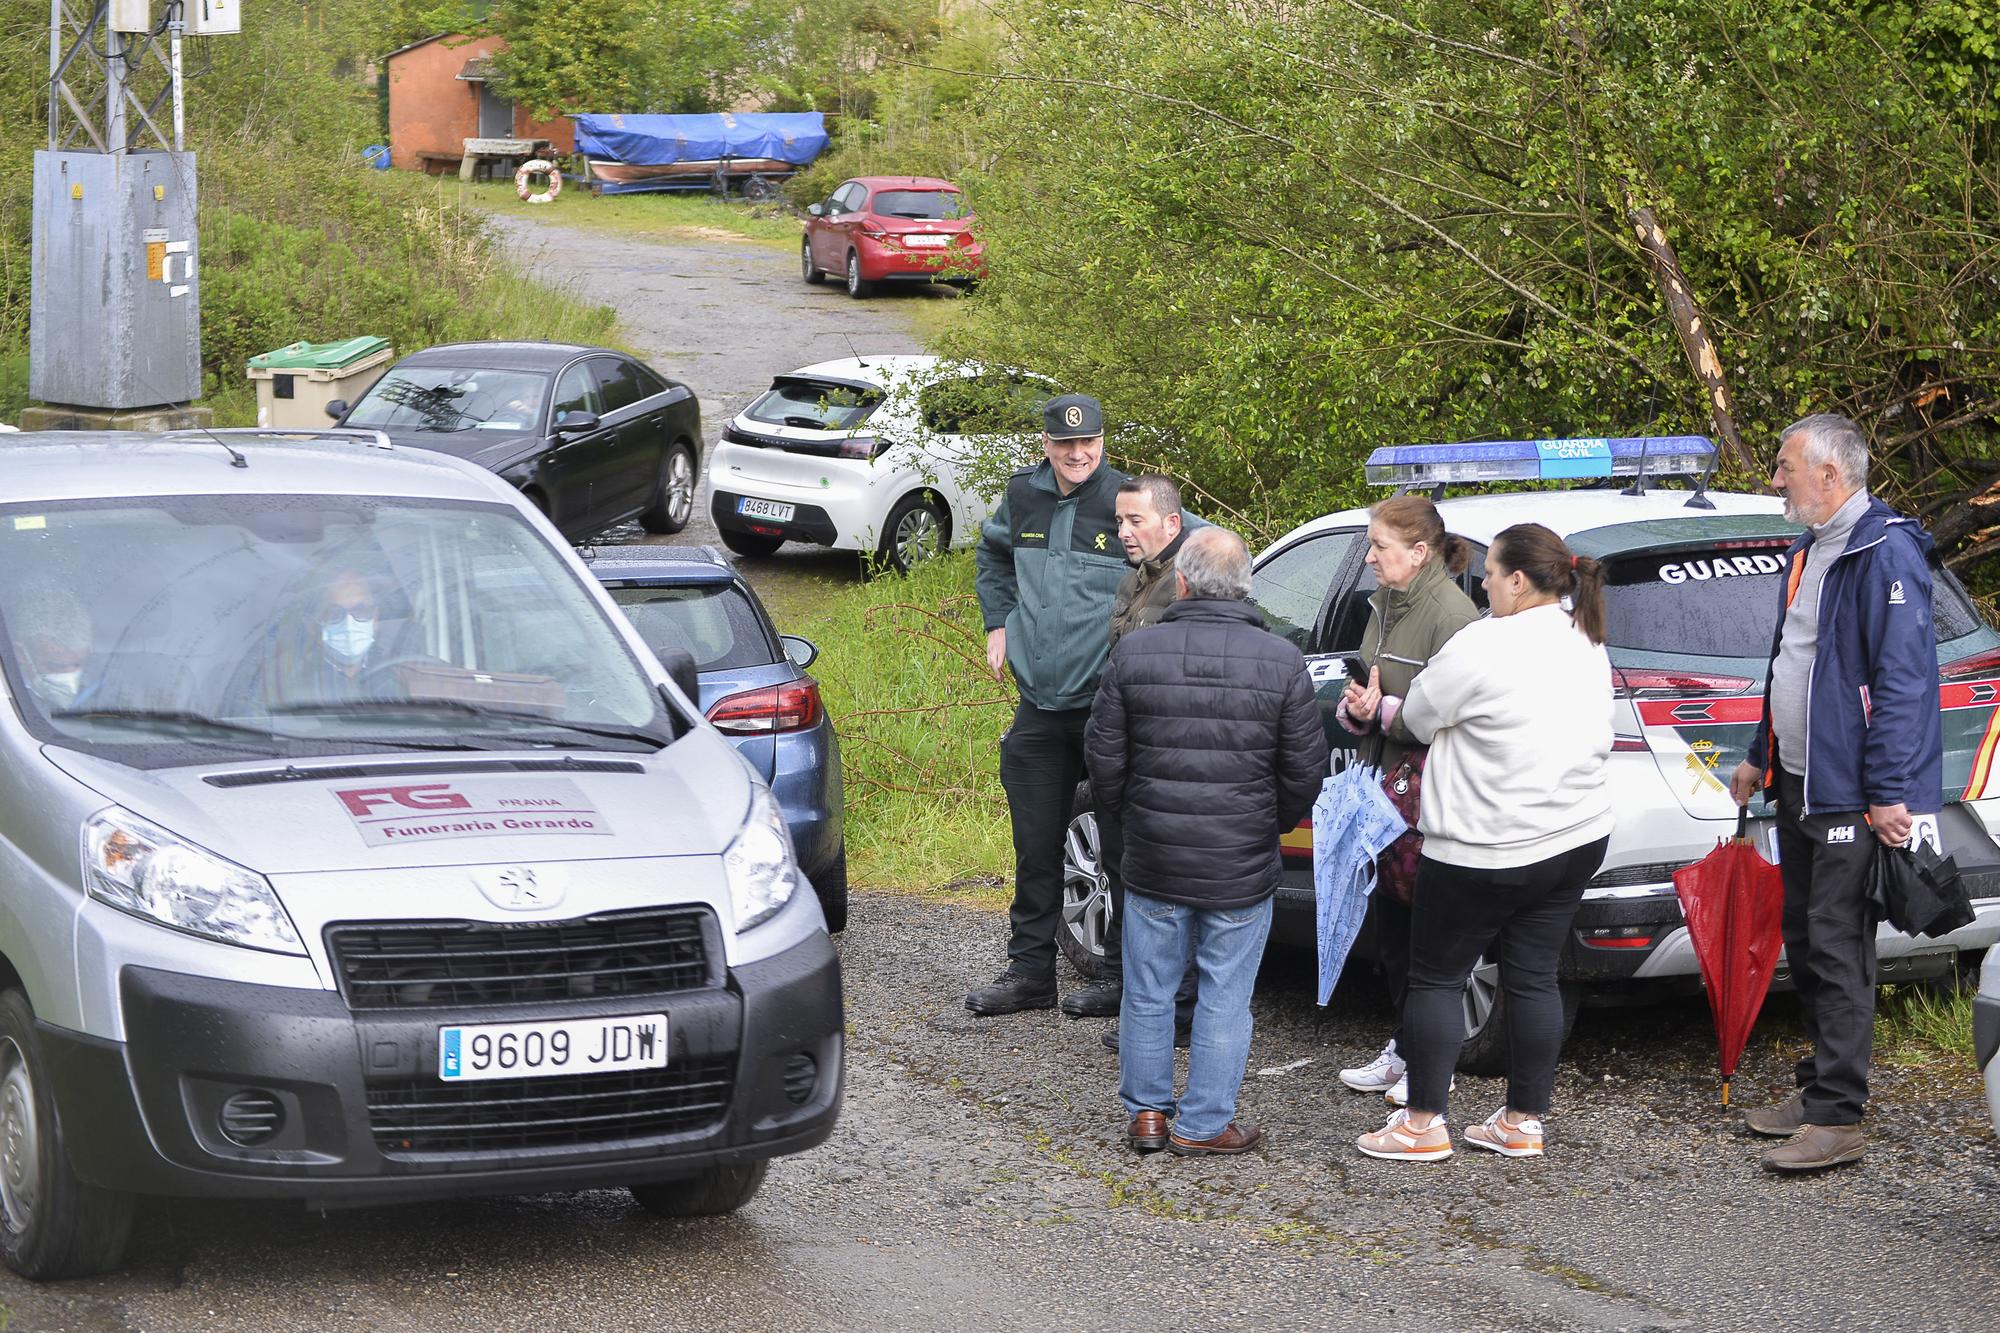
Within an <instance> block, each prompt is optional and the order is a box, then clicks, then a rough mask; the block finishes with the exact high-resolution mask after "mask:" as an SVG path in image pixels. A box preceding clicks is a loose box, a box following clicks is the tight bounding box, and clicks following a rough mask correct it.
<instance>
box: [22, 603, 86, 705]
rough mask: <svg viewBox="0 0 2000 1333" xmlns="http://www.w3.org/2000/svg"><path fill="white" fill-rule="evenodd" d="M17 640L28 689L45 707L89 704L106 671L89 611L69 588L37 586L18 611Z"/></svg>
mask: <svg viewBox="0 0 2000 1333" xmlns="http://www.w3.org/2000/svg"><path fill="white" fill-rule="evenodd" d="M13 619H14V625H15V632H14V644H15V651H16V652H17V653H18V654H19V660H20V664H21V672H22V675H23V676H24V677H25V678H26V684H27V687H28V692H29V693H30V694H31V695H33V696H34V698H35V701H36V702H37V703H38V704H40V705H41V707H42V709H43V711H45V712H48V713H60V712H64V711H68V710H71V709H76V708H81V707H88V706H89V704H90V700H91V697H92V696H93V695H94V694H96V692H97V688H98V684H99V677H100V676H101V674H102V672H101V671H100V670H98V669H97V667H98V665H99V664H98V663H96V662H95V661H94V660H93V654H92V632H91V624H90V613H89V612H88V611H86V610H84V609H83V605H82V603H80V602H78V601H77V600H76V599H75V598H74V597H72V596H71V595H70V594H69V592H68V591H67V590H66V589H63V588H59V587H55V586H52V585H51V586H46V587H42V588H39V589H36V590H34V591H33V592H32V593H31V594H30V595H29V596H28V597H27V598H26V599H24V602H23V604H22V605H21V606H20V607H19V608H18V609H17V610H16V612H15V615H14V618H13Z"/></svg>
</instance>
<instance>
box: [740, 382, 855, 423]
mask: <svg viewBox="0 0 2000 1333" xmlns="http://www.w3.org/2000/svg"><path fill="white" fill-rule="evenodd" d="M881 402H882V391H881V390H880V389H864V388H861V387H858V386H856V385H853V384H842V383H840V382H839V381H837V380H821V379H811V378H806V377H793V376H786V377H785V378H783V379H780V380H777V381H776V382H774V383H773V384H772V385H771V387H770V388H769V389H767V390H765V391H764V394H763V396H762V397H760V398H758V399H757V401H756V402H754V403H752V404H750V406H749V407H747V408H745V409H744V411H743V415H745V416H747V417H749V418H750V420H752V421H761V422H763V423H764V424H765V425H769V426H797V427H800V428H802V429H805V430H850V429H852V428H853V427H855V426H858V425H860V424H861V423H862V422H863V421H865V420H866V419H867V417H868V414H869V413H870V412H873V411H874V410H875V409H876V408H877V407H878V406H880V405H881Z"/></svg>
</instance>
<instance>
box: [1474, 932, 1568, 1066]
mask: <svg viewBox="0 0 2000 1333" xmlns="http://www.w3.org/2000/svg"><path fill="white" fill-rule="evenodd" d="M1558 984H1559V985H1560V986H1561V987H1562V1006H1563V1019H1562V1035H1563V1040H1564V1041H1568V1040H1569V1033H1570V1029H1571V1028H1572V1027H1574V1026H1576V1011H1577V1009H1578V1007H1579V1006H1580V1005H1581V1003H1582V999H1583V991H1582V988H1581V987H1579V986H1577V985H1576V983H1574V982H1570V981H1564V982H1559V983H1558ZM1507 1056H1508V1043H1507V994H1506V992H1505V991H1503V990H1501V989H1500V965H1499V964H1498V963H1496V962H1492V961H1490V960H1488V959H1485V958H1482V959H1480V960H1479V962H1478V963H1477V964H1476V965H1475V966H1474V967H1473V969H1472V975H1471V976H1469V977H1467V978H1466V979H1465V1045H1464V1046H1463V1047H1461V1048H1460V1049H1459V1052H1458V1068H1459V1070H1460V1072H1462V1073H1467V1074H1479V1075H1486V1076H1493V1077H1498V1076H1501V1075H1504V1074H1506V1072H1507Z"/></svg>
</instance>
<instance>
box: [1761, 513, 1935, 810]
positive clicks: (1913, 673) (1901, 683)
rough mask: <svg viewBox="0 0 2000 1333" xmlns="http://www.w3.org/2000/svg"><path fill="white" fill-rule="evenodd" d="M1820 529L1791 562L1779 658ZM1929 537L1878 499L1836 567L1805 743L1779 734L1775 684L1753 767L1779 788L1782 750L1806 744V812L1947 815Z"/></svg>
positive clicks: (1767, 688)
mask: <svg viewBox="0 0 2000 1333" xmlns="http://www.w3.org/2000/svg"><path fill="white" fill-rule="evenodd" d="M1812 543H1813V535H1812V532H1811V531H1810V530H1808V531H1807V532H1806V534H1805V535H1804V536H1802V537H1800V538H1799V539H1798V540H1797V541H1796V542H1794V543H1792V549H1791V550H1790V551H1789V552H1788V553H1787V555H1786V560H1787V564H1788V565H1789V567H1790V570H1791V573H1790V575H1789V577H1787V578H1786V580H1785V587H1784V592H1783V598H1784V600H1783V602H1782V604H1781V605H1780V606H1779V609H1778V628H1777V630H1776V631H1775V632H1773V634H1772V635H1771V658H1772V660H1773V661H1776V660H1777V656H1778V645H1779V642H1780V641H1781V639H1782V637H1783V635H1784V632H1785V616H1784V612H1785V608H1786V607H1789V606H1790V605H1791V604H1792V598H1793V597H1795V596H1797V595H1798V590H1799V580H1800V579H1801V578H1802V577H1803V576H1804V574H1805V567H1806V551H1807V549H1808V548H1810V547H1811V546H1812ZM1931 546H1932V543H1931V538H1930V534H1929V533H1927V532H1925V531H1924V530H1923V526H1922V525H1921V524H1920V523H1918V522H1917V521H1916V520H1915V519H1913V518H1903V517H1901V516H1899V515H1898V514H1897V513H1896V512H1895V511H1894V510H1893V509H1891V508H1889V506H1888V505H1886V504H1883V503H1882V501H1880V500H1879V499H1873V498H1871V499H1870V500H1869V501H1868V507H1867V508H1866V509H1863V510H1862V511H1861V517H1860V519H1859V520H1858V521H1857V522H1856V523H1855V525H1854V531H1853V532H1851V533H1850V534H1849V535H1848V538H1847V549H1846V550H1845V551H1843V552H1842V553H1841V554H1840V556H1839V557H1838V558H1837V559H1836V560H1834V562H1833V563H1832V564H1831V565H1829V566H1827V569H1826V573H1825V575H1824V578H1823V582H1822V583H1821V585H1820V594H1819V647H1818V649H1817V651H1816V653H1815V655H1814V658H1813V665H1812V673H1811V676H1810V677H1809V684H1808V686H1807V690H1806V734H1805V735H1803V736H1797V737H1792V736H1779V737H1773V736H1772V735H1771V700H1770V694H1771V675H1770V670H1769V668H1768V667H1767V668H1766V669H1765V673H1764V716H1763V720H1762V721H1761V722H1759V723H1758V725H1757V736H1756V739H1755V740H1753V741H1752V742H1751V743H1750V755H1749V758H1750V762H1751V763H1753V764H1755V765H1757V766H1758V767H1759V768H1761V769H1763V770H1764V783H1765V789H1766V790H1767V791H1768V790H1770V789H1771V788H1772V787H1774V786H1775V784H1776V774H1777V769H1778V755H1777V747H1778V746H1780V745H1784V746H1791V745H1795V744H1796V745H1803V746H1804V747H1805V756H1806V761H1805V765H1804V767H1805V806H1806V808H1805V809H1804V810H1803V811H1801V812H1800V813H1801V814H1818V813H1821V812H1842V811H1849V810H1864V809H1866V808H1867V807H1869V806H1871V805H1903V806H1907V807H1908V808H1909V810H1910V812H1911V813H1912V814H1935V813H1936V812H1937V811H1939V810H1941V809H1943V808H1944V726H1943V723H1942V721H1941V719H1940V717H1939V715H1938V671H1937V632H1936V630H1935V629H1934V628H1933V627H1932V623H1931V568H1930V552H1931Z"/></svg>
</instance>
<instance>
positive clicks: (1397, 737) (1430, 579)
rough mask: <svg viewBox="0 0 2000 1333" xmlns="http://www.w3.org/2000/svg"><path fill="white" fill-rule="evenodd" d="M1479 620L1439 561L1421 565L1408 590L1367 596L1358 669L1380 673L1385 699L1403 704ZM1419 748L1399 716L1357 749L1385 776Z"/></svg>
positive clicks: (1475, 609) (1383, 590)
mask: <svg viewBox="0 0 2000 1333" xmlns="http://www.w3.org/2000/svg"><path fill="white" fill-rule="evenodd" d="M1477 619H1479V608H1478V607H1476V606H1474V605H1473V604H1472V599H1471V598H1470V597H1467V596H1466V595H1465V589H1463V588H1461V587H1459V586H1458V580H1457V579H1456V578H1455V577H1453V575H1452V573H1451V571H1450V570H1448V569H1446V568H1445V563H1444V560H1443V558H1442V557H1441V556H1432V557H1431V558H1430V559H1428V560H1426V561H1424V564H1423V568H1421V569H1419V570H1418V571H1417V577H1416V578H1415V579H1413V580H1411V582H1410V586H1409V587H1407V588H1404V589H1402V590H1400V591H1398V590H1397V589H1395V588H1390V587H1379V588H1377V589H1376V590H1375V591H1374V592H1372V593H1370V594H1369V596H1368V628H1367V629H1366V630H1365V631H1363V632H1362V635H1361V665H1362V666H1364V667H1379V668H1380V669H1381V672H1382V695H1383V697H1384V698H1395V699H1406V698H1408V697H1409V694H1410V682H1412V681H1414V680H1415V679H1416V678H1417V673H1418V672H1419V671H1422V670H1423V669H1424V667H1425V666H1426V665H1428V664H1429V662H1430V660H1431V657H1432V656H1433V655H1434V654H1435V653H1436V652H1437V650H1438V649H1440V648H1442V647H1444V646H1445V644H1446V642H1447V641H1449V640H1450V638H1451V636H1452V635H1454V634H1456V633H1458V632H1459V631H1460V630H1461V629H1464V628H1465V627H1466V626H1467V625H1469V624H1471V623H1472V622H1473V621H1475V620H1477ZM1418 748H1420V743H1419V742H1418V740H1417V738H1416V737H1415V736H1414V735H1412V734H1411V732H1410V728H1409V725H1408V724H1407V723H1406V722H1405V721H1404V720H1403V716H1402V714H1401V713H1400V712H1398V713H1397V714H1396V716H1395V717H1394V718H1393V719H1392V720H1391V721H1390V723H1389V725H1388V726H1387V727H1383V728H1380V729H1378V730H1376V731H1373V732H1371V733H1370V734H1369V735H1367V736H1365V737H1363V738H1362V740H1361V743H1360V744H1359V746H1358V747H1357V749H1358V750H1359V753H1360V758H1361V759H1362V761H1363V762H1364V763H1370V764H1374V765H1377V766H1378V767H1380V768H1381V769H1382V770H1383V772H1385V773H1386V772H1388V771H1390V770H1391V769H1393V768H1395V766H1396V765H1397V764H1400V763H1402V762H1403V756H1404V755H1407V754H1408V753H1409V752H1410V751H1412V750H1415V749H1418Z"/></svg>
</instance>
